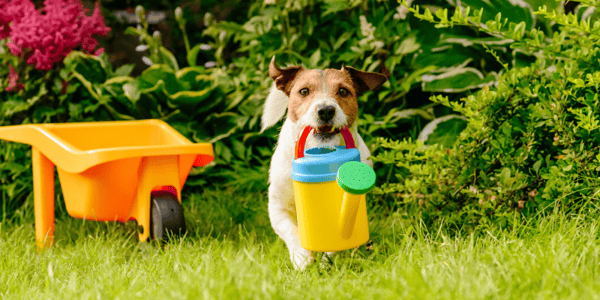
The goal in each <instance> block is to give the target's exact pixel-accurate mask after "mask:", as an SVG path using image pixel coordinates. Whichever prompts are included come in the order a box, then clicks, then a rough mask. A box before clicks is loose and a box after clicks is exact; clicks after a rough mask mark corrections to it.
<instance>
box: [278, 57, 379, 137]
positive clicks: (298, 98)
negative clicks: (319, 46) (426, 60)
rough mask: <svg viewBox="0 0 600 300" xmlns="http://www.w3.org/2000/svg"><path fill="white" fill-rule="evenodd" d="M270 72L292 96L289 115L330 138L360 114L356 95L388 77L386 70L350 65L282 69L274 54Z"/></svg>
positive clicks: (289, 96)
mask: <svg viewBox="0 0 600 300" xmlns="http://www.w3.org/2000/svg"><path fill="white" fill-rule="evenodd" d="M269 75H270V76H271V78H272V79H273V80H274V81H275V85H276V87H277V89H279V90H281V91H283V92H284V93H285V94H286V95H287V96H288V98H289V103H288V118H289V119H290V120H291V121H292V122H294V123H296V122H300V124H301V125H302V126H306V125H310V126H311V127H313V128H315V129H316V132H315V135H316V137H317V138H319V139H320V140H328V139H330V138H332V137H333V136H334V135H335V134H337V133H339V130H340V128H341V127H343V126H348V128H350V127H351V126H352V125H353V124H354V121H356V117H357V114H358V103H357V98H358V97H359V96H360V95H362V94H363V93H364V92H366V91H369V90H374V89H376V88H378V87H379V86H380V85H382V84H383V83H384V82H385V81H386V80H387V78H386V77H385V76H384V75H383V74H379V73H371V72H363V71H359V70H356V69H354V68H351V67H342V68H341V69H340V70H335V69H325V70H306V69H304V68H303V67H298V66H293V67H288V68H285V69H280V68H278V67H277V66H276V65H275V57H273V59H272V60H271V64H270V65H269Z"/></svg>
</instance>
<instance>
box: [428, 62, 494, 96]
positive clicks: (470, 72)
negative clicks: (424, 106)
mask: <svg viewBox="0 0 600 300" xmlns="http://www.w3.org/2000/svg"><path fill="white" fill-rule="evenodd" d="M421 79H422V80H423V82H422V84H421V87H422V89H423V91H425V92H444V93H459V92H464V91H467V90H471V89H478V88H482V87H484V86H486V85H487V86H489V85H492V84H494V83H496V82H497V77H496V73H494V72H492V73H490V74H489V75H488V76H486V77H483V74H481V72H480V71H479V70H477V69H474V68H456V69H452V70H450V71H448V72H445V73H442V74H440V75H423V76H422V77H421Z"/></svg>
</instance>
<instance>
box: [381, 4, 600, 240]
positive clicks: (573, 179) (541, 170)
mask: <svg viewBox="0 0 600 300" xmlns="http://www.w3.org/2000/svg"><path fill="white" fill-rule="evenodd" d="M580 5H581V7H582V8H586V7H588V6H595V7H596V8H597V6H599V5H600V3H598V2H597V1H581V3H580ZM410 11H411V13H412V14H413V15H414V16H416V17H417V18H420V19H422V20H426V21H429V22H432V23H434V24H436V26H437V27H455V28H456V27H459V26H469V27H473V28H477V29H478V30H480V31H481V32H482V33H487V34H489V35H494V36H497V37H499V38H503V39H507V40H511V43H510V47H511V49H513V53H514V51H519V52H520V53H523V54H526V55H530V56H532V57H534V58H535V61H534V62H533V63H532V64H530V65H527V66H514V65H513V66H511V67H508V66H509V65H510V64H509V63H508V62H502V63H503V64H505V65H506V66H507V68H506V70H505V72H503V74H502V75H500V77H499V80H498V84H497V86H494V87H489V88H488V87H486V88H483V89H481V90H480V91H478V92H476V93H474V94H472V95H468V96H467V97H464V98H462V99H461V100H460V101H451V100H450V99H449V98H448V97H446V96H442V95H437V96H434V97H432V101H434V102H437V103H441V104H443V105H445V106H448V107H451V108H452V109H453V110H454V111H455V112H457V113H459V114H461V115H463V116H464V117H465V118H466V120H467V126H466V129H465V130H464V131H462V133H461V134H460V137H459V138H458V140H457V141H456V143H454V144H453V145H452V146H451V147H443V146H441V145H436V146H430V147H424V146H423V144H422V143H418V142H413V141H410V140H404V141H400V142H399V141H385V142H383V146H384V147H385V148H387V149H389V151H386V152H382V153H380V154H379V155H378V156H377V157H376V158H375V160H376V161H379V162H383V163H386V164H393V165H394V166H395V169H394V172H392V173H393V174H394V175H395V176H394V177H395V179H396V180H395V181H396V182H390V183H389V184H386V185H384V186H383V187H382V188H381V189H379V190H378V192H380V193H390V194H389V195H394V196H396V197H397V198H396V199H397V203H402V204H405V205H404V207H405V208H407V209H408V210H409V211H416V212H418V213H420V215H421V216H422V217H423V220H425V221H426V223H428V224H437V223H439V222H442V221H443V222H446V223H449V224H451V225H453V226H456V227H457V228H465V229H470V228H474V227H478V226H488V225H490V224H501V225H503V226H510V225H511V224H514V223H512V222H513V221H515V220H518V219H520V217H521V216H524V217H526V218H529V217H533V216H535V215H539V214H543V213H544V212H547V211H549V210H550V211H551V210H553V209H555V208H561V209H575V208H577V209H580V208H582V207H584V208H585V207H587V206H586V205H595V202H596V201H597V199H598V198H597V194H598V190H599V183H600V179H599V175H600V155H599V154H598V153H599V152H598V150H599V149H600V134H599V133H598V132H599V131H598V129H600V117H599V112H600V106H599V105H600V102H599V101H598V87H599V84H600V64H599V61H600V60H599V58H600V49H599V48H598V44H599V43H600V21H598V19H597V16H595V15H591V16H590V15H588V16H586V17H578V16H577V15H574V14H569V15H565V14H564V13H563V12H561V11H556V10H548V8H547V7H545V6H544V7H541V8H539V9H538V10H537V11H536V12H535V14H536V15H537V16H539V17H543V18H544V19H546V20H548V21H552V22H555V23H556V26H555V28H556V29H557V30H556V31H554V32H552V33H551V34H545V33H544V31H542V30H539V29H536V28H533V29H527V28H526V24H525V23H524V22H519V23H513V22H510V21H508V20H507V19H504V18H502V15H501V14H498V15H496V17H495V18H494V19H493V20H488V21H486V22H483V20H482V19H481V16H482V11H481V10H473V9H469V8H465V9H457V10H455V12H454V14H453V15H452V16H450V15H449V14H448V11H447V10H438V11H437V12H436V13H432V12H431V11H430V10H428V9H425V10H423V9H421V8H420V7H418V6H414V7H413V8H411V9H410Z"/></svg>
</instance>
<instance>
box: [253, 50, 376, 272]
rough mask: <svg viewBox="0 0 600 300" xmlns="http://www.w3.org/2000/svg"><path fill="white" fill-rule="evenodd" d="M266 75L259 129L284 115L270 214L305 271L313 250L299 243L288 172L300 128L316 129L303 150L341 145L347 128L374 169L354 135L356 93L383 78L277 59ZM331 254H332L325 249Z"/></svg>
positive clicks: (273, 164)
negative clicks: (285, 64)
mask: <svg viewBox="0 0 600 300" xmlns="http://www.w3.org/2000/svg"><path fill="white" fill-rule="evenodd" d="M269 75H270V77H271V78H272V79H273V80H274V81H275V82H274V84H273V87H272V88H271V91H270V94H269V96H268V97H267V99H266V100H265V104H264V108H263V115H262V131H264V130H265V129H267V128H269V127H271V126H273V125H275V124H276V123H277V122H278V121H279V120H281V118H283V116H284V114H285V111H286V109H287V110H288V114H287V118H286V120H285V123H284V124H283V127H282V128H281V132H280V134H279V139H278V141H277V146H276V148H275V152H274V153H273V157H272V159H271V167H270V170H269V183H270V186H269V218H270V219H271V226H273V229H274V230H275V233H277V235H279V237H281V239H283V241H284V242H285V244H286V245H287V247H288V250H289V252H290V258H291V260H292V263H293V264H294V267H295V268H296V269H300V270H303V269H304V268H305V267H306V266H307V265H308V264H310V263H312V262H313V261H314V257H313V255H312V253H311V251H308V250H306V249H304V248H302V246H301V245H300V239H299V237H298V225H297V224H298V223H297V220H296V208H295V201H294V187H293V185H292V179H291V171H292V161H293V160H294V148H295V143H296V140H297V138H298V135H299V134H300V132H301V131H302V129H303V128H304V127H305V126H307V125H310V126H312V127H313V128H316V132H315V133H314V134H311V135H309V137H308V139H307V140H306V149H309V148H312V147H316V146H320V147H331V146H337V145H342V144H341V142H342V141H343V139H342V138H341V135H340V134H338V133H339V130H340V128H341V127H343V126H347V127H348V128H349V129H350V132H351V133H352V137H353V138H354V141H355V143H356V145H357V148H358V150H359V152H360V159H361V161H362V162H364V163H367V164H369V165H370V166H371V167H373V163H372V162H371V161H370V160H369V159H367V158H368V157H369V156H370V155H371V153H370V152H369V148H367V145H365V142H364V141H363V139H362V138H361V137H360V135H358V132H357V128H356V124H355V121H356V118H357V114H358V103H357V97H358V96H360V95H361V94H362V93H364V92H365V91H368V90H374V89H376V88H377V87H379V86H380V85H382V84H383V83H384V82H385V81H386V80H387V78H386V77H385V76H384V75H382V74H379V73H370V72H362V71H358V70H356V69H354V68H350V67H342V69H341V70H335V69H325V70H307V69H304V68H303V67H298V66H292V67H288V68H285V69H280V68H278V67H277V66H276V65H275V57H273V59H272V60H271V64H270V65H269ZM324 230H325V229H324ZM328 254H329V255H330V254H331V253H328Z"/></svg>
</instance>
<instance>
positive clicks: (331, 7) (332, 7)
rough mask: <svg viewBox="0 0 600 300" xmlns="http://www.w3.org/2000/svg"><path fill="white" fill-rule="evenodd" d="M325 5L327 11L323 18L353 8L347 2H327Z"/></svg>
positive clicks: (322, 15) (339, 0)
mask: <svg viewBox="0 0 600 300" xmlns="http://www.w3.org/2000/svg"><path fill="white" fill-rule="evenodd" d="M324 4H325V5H324V8H325V11H324V12H323V13H322V14H321V17H325V16H327V15H330V14H334V13H337V12H339V11H343V10H347V9H350V8H352V7H351V6H350V4H348V1H347V0H325V1H324Z"/></svg>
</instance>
